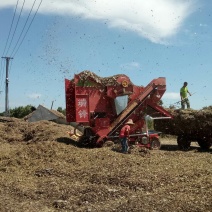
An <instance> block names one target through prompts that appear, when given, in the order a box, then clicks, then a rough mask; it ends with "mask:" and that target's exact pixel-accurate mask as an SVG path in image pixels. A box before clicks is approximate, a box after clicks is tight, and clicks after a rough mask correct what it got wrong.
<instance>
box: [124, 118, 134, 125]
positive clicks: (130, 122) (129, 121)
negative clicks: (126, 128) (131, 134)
mask: <svg viewBox="0 0 212 212" xmlns="http://www.w3.org/2000/svg"><path fill="white" fill-rule="evenodd" d="M125 124H134V123H133V120H132V119H129V120H128V121H127V122H126V123H125Z"/></svg>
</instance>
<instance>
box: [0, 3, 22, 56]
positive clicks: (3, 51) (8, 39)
mask: <svg viewBox="0 0 212 212" xmlns="http://www.w3.org/2000/svg"><path fill="white" fill-rule="evenodd" d="M18 2H19V0H17V3H16V7H15V11H14V13H13V19H12V23H11V25H10V30H9V34H8V36H7V41H6V44H5V47H4V51H3V54H2V55H4V52H5V50H6V47H7V43H8V40H9V37H10V33H11V29H12V25H13V22H14V18H15V14H16V10H17V6H18Z"/></svg>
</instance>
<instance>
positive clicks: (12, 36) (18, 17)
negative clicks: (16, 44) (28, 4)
mask: <svg viewBox="0 0 212 212" xmlns="http://www.w3.org/2000/svg"><path fill="white" fill-rule="evenodd" d="M24 4H25V0H24V2H23V4H22V7H21V11H20V14H19V16H18V21H17V23H16V26H15V30H14V32H13V35H12V39H11V41H10V44H9V47H8V49H7V52H6V55H7V53H8V51H9V49H10V46H11V44H12V41H13V38H14V35H15V32H16V29H17V27H18V24H19V20H20V17H21V14H22V10H23V7H24Z"/></svg>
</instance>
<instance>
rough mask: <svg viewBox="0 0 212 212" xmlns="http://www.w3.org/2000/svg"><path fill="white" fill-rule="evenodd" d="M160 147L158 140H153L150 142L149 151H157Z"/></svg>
mask: <svg viewBox="0 0 212 212" xmlns="http://www.w3.org/2000/svg"><path fill="white" fill-rule="evenodd" d="M160 147H161V143H160V140H159V139H158V138H153V139H152V141H151V145H150V149H152V150H159V149H160Z"/></svg>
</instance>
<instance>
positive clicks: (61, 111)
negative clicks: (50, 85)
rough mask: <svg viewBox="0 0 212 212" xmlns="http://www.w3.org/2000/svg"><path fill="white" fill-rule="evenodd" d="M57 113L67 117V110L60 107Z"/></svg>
mask: <svg viewBox="0 0 212 212" xmlns="http://www.w3.org/2000/svg"><path fill="white" fill-rule="evenodd" d="M57 111H58V112H60V113H62V114H63V115H66V109H63V108H62V107H58V108H57Z"/></svg>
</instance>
